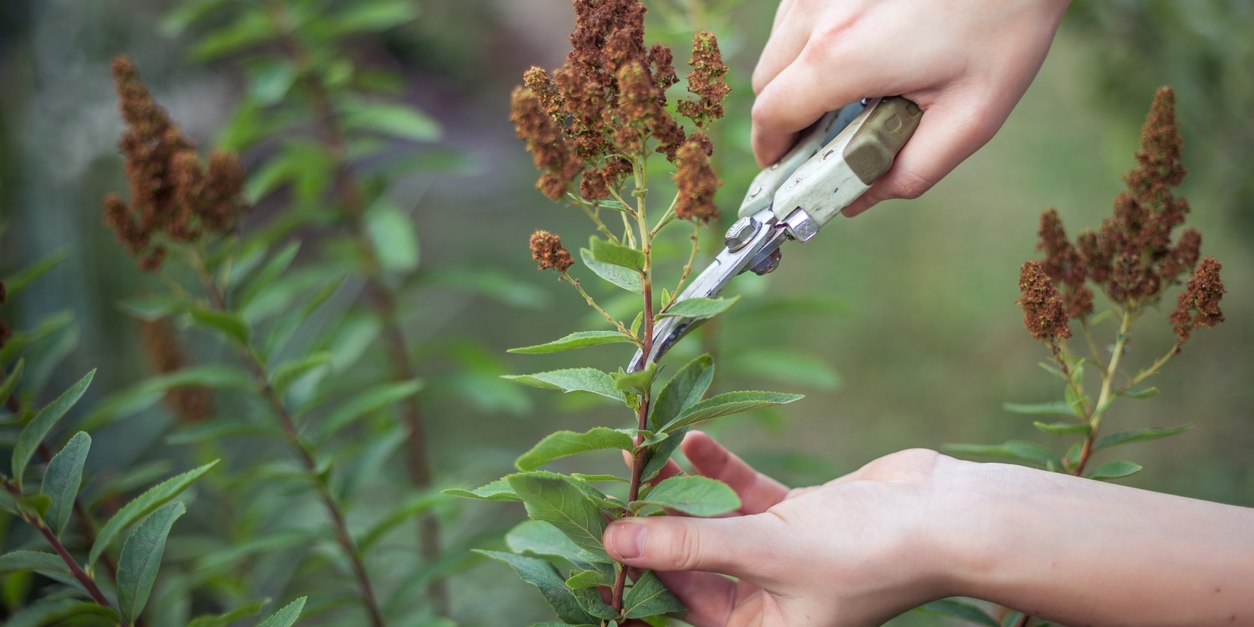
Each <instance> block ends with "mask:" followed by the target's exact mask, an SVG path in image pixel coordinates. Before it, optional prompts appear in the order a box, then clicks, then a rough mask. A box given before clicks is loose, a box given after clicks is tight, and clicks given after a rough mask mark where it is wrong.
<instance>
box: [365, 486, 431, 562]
mask: <svg viewBox="0 0 1254 627" xmlns="http://www.w3.org/2000/svg"><path fill="white" fill-rule="evenodd" d="M447 500H448V499H447V498H445V496H444V495H443V494H439V493H433V492H427V493H424V494H419V495H417V496H414V497H412V498H410V499H409V500H408V501H405V502H404V503H402V504H401V505H400V507H397V508H396V509H394V510H392V511H391V513H389V514H388V515H386V516H384V517H383V518H381V519H379V520H378V521H376V522H375V523H374V524H373V525H371V526H370V529H368V530H367V531H366V532H365V533H363V534H361V537H360V538H359V539H358V540H357V547H358V548H359V549H360V550H361V551H362V552H363V553H364V552H366V551H369V550H370V547H372V546H374V545H375V543H377V542H378V541H379V540H382V539H383V537H384V536H386V535H387V533H388V532H389V531H391V530H393V529H395V528H397V527H399V526H400V525H401V524H403V523H404V522H406V521H408V520H410V519H411V518H413V517H415V516H418V515H419V514H422V513H425V512H427V511H429V510H431V509H432V508H434V507H436V506H437V505H440V504H442V503H445V502H446V501H447Z"/></svg>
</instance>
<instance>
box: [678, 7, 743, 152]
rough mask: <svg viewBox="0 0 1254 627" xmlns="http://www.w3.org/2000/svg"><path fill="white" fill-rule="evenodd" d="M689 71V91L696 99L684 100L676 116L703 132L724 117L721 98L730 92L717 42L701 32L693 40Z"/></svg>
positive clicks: (708, 34)
mask: <svg viewBox="0 0 1254 627" xmlns="http://www.w3.org/2000/svg"><path fill="white" fill-rule="evenodd" d="M689 64H690V65H691V66H692V71H691V72H689V73H688V91H689V92H691V93H693V94H695V95H696V96H697V98H695V99H694V98H685V99H683V100H681V101H680V102H679V107H678V109H679V113H680V115H683V116H684V117H686V118H688V119H690V120H692V121H693V123H694V124H696V125H697V126H699V127H701V128H705V127H706V126H707V125H708V124H709V123H710V122H713V121H714V120H717V119H720V118H722V117H723V105H722V104H721V103H722V102H723V98H724V97H726V96H727V93H728V92H730V91H731V87H728V86H727V82H726V81H725V80H724V76H725V75H726V74H727V65H725V64H724V63H723V55H722V53H721V52H720V51H719V49H718V39H715V37H714V34H713V33H711V32H709V31H704V30H703V31H701V32H699V33H697V34H696V35H695V36H694V37H693V38H692V60H691V61H689Z"/></svg>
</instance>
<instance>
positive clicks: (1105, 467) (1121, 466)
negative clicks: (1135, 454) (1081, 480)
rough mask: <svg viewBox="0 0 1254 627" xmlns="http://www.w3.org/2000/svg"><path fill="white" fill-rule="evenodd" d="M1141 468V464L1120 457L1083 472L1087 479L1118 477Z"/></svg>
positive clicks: (1125, 475)
mask: <svg viewBox="0 0 1254 627" xmlns="http://www.w3.org/2000/svg"><path fill="white" fill-rule="evenodd" d="M1140 470H1141V465H1140V464H1136V463H1133V462H1129V461H1124V460H1122V459H1115V460H1111V461H1108V462H1106V463H1104V464H1102V465H1101V466H1098V467H1097V468H1095V469H1093V470H1091V471H1089V472H1086V473H1084V476H1085V477H1088V478H1089V479H1101V480H1106V479H1118V478H1120V477H1127V476H1128V475H1132V474H1136V473H1137V472H1139V471H1140Z"/></svg>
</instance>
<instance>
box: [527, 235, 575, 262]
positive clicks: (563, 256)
mask: <svg viewBox="0 0 1254 627" xmlns="http://www.w3.org/2000/svg"><path fill="white" fill-rule="evenodd" d="M531 258H532V259H533V260H535V262H536V263H538V264H540V269H541V270H548V269H549V268H553V269H556V270H557V271H558V272H566V271H567V270H569V269H570V267H571V266H572V265H574V264H575V260H574V259H573V258H571V256H570V251H569V250H566V247H565V246H562V238H560V237H558V236H556V235H554V234H552V233H550V232H548V231H536V232H535V233H532V234H531Z"/></svg>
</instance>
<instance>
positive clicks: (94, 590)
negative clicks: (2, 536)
mask: <svg viewBox="0 0 1254 627" xmlns="http://www.w3.org/2000/svg"><path fill="white" fill-rule="evenodd" d="M4 489H5V490H6V491H7V492H8V493H9V494H11V495H13V497H14V498H17V499H21V498H22V490H21V489H20V488H18V487H17V485H16V484H14V483H13V482H11V481H9V480H8V479H5V480H4ZM21 515H22V520H25V521H26V522H27V523H28V524H30V526H32V527H34V528H35V529H36V530H38V531H39V534H40V535H42V536H43V537H44V540H47V541H48V544H50V545H52V548H53V550H55V551H56V552H57V556H58V557H60V558H61V561H63V562H65V565H66V567H68V568H69V569H70V573H71V574H73V575H74V578H75V579H77V580H78V582H79V583H81V584H83V588H85V589H86V590H87V594H89V595H91V599H92V600H93V601H95V602H96V604H97V605H100V606H101V607H109V608H111V607H112V606H111V605H109V599H107V598H105V595H104V593H103V592H101V591H100V586H97V585H96V580H94V579H92V578H91V575H88V574H87V571H84V570H83V567H81V566H79V565H78V561H76V560H75V559H74V556H72V555H70V552H69V551H68V550H66V548H65V545H64V544H62V543H61V539H60V538H58V537H57V534H55V533H53V532H52V530H51V529H49V528H48V525H46V524H44V521H43V519H41V518H39V517H38V516H32V515H30V514H27V513H26V512H22V514H21ZM122 627H127V622H126V621H125V620H122Z"/></svg>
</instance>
